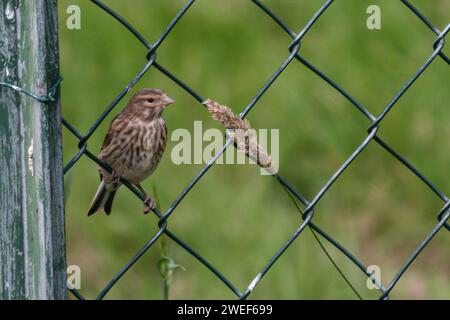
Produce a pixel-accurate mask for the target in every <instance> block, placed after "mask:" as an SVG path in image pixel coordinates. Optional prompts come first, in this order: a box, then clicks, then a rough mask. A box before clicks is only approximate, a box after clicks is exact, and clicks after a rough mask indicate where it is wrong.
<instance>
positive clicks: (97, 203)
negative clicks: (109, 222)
mask: <svg viewBox="0 0 450 320" xmlns="http://www.w3.org/2000/svg"><path fill="white" fill-rule="evenodd" d="M115 195H116V191H108V190H106V184H105V181H104V180H102V182H101V183H100V186H99V187H98V189H97V192H96V193H95V196H94V200H92V204H91V208H90V209H89V211H88V216H91V215H93V214H94V213H96V212H97V211H99V210H101V209H103V211H104V212H105V213H106V214H107V215H109V214H110V213H111V207H112V204H113V201H114V196H115Z"/></svg>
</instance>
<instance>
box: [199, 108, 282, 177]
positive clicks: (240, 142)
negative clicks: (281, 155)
mask: <svg viewBox="0 0 450 320" xmlns="http://www.w3.org/2000/svg"><path fill="white" fill-rule="evenodd" d="M203 105H204V106H206V108H208V111H209V113H210V114H211V117H212V118H213V119H214V120H216V121H218V122H219V123H220V124H221V125H222V126H223V127H225V129H227V136H228V137H229V138H230V139H232V140H233V143H234V146H235V147H236V148H237V149H238V150H239V151H241V152H243V153H244V154H245V155H246V156H247V157H249V158H250V159H252V160H253V161H255V162H256V163H257V164H258V165H259V166H260V167H261V168H264V169H265V170H267V171H268V172H269V173H270V174H272V175H273V174H275V173H276V172H275V166H274V165H273V162H272V157H271V156H270V154H268V153H267V151H266V150H265V149H264V148H263V147H262V146H260V145H259V144H258V142H257V139H256V134H255V132H256V131H255V130H254V129H252V128H251V126H250V123H249V122H248V120H246V119H241V118H240V117H239V116H238V115H237V114H235V113H234V112H233V111H232V110H231V109H230V108H229V107H227V106H225V105H222V104H220V103H218V102H216V101H213V100H211V99H208V100H206V101H204V102H203Z"/></svg>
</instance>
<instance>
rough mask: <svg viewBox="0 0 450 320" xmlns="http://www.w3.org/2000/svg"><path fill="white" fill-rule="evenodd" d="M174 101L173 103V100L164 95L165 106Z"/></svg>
mask: <svg viewBox="0 0 450 320" xmlns="http://www.w3.org/2000/svg"><path fill="white" fill-rule="evenodd" d="M174 103H175V100H173V99H172V98H171V97H169V96H166V97H165V98H164V104H165V105H166V106H170V105H171V104H174Z"/></svg>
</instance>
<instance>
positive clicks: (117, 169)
mask: <svg viewBox="0 0 450 320" xmlns="http://www.w3.org/2000/svg"><path fill="white" fill-rule="evenodd" d="M173 103H175V100H173V99H172V98H170V97H169V96H168V95H167V94H166V93H165V92H164V91H163V90H160V89H140V90H139V91H138V92H137V93H136V94H134V95H133V96H132V98H131V99H130V101H129V103H128V104H127V106H126V107H125V108H124V109H123V110H122V111H121V112H120V113H119V114H118V115H117V116H116V117H115V118H114V119H113V120H112V122H111V125H110V127H109V130H108V133H107V134H106V137H105V139H104V142H103V145H102V147H101V150H100V155H99V159H100V160H101V161H103V162H104V163H106V164H107V165H108V166H109V167H110V168H111V169H112V172H111V173H110V172H109V171H108V170H106V169H105V168H104V167H102V166H100V167H99V173H100V186H99V187H98V189H97V192H96V193H95V196H94V199H93V200H92V204H91V206H90V208H89V211H88V216H91V215H93V214H94V213H96V212H98V211H100V210H101V209H103V211H104V212H105V213H106V215H110V213H111V209H112V205H113V201H114V197H115V195H116V192H117V189H118V188H119V187H120V186H121V185H122V183H121V181H120V180H121V178H123V179H126V180H127V181H129V182H130V183H132V184H133V185H135V186H136V187H137V188H138V189H139V191H141V192H142V194H143V195H144V198H145V200H144V214H147V213H149V212H150V210H152V209H154V208H155V202H154V201H153V200H152V199H151V198H150V197H149V196H148V195H147V193H146V192H145V190H144V188H143V187H142V186H141V182H142V181H143V180H145V179H146V178H148V177H150V176H151V175H152V174H153V172H154V171H155V170H156V168H157V167H158V164H159V162H160V161H161V158H162V156H163V154H164V151H165V149H166V143H167V126H166V123H165V121H164V119H163V117H162V113H163V111H164V109H166V107H167V106H169V105H171V104H173Z"/></svg>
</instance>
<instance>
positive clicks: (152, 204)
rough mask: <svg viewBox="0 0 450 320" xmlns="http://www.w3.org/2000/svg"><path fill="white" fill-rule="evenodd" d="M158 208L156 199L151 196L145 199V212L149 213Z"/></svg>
mask: <svg viewBox="0 0 450 320" xmlns="http://www.w3.org/2000/svg"><path fill="white" fill-rule="evenodd" d="M155 208H156V204H155V201H153V199H151V198H150V197H147V198H145V200H144V214H148V213H149V212H150V211H151V210H153V209H155Z"/></svg>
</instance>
